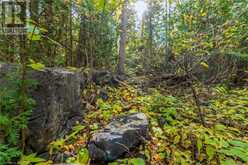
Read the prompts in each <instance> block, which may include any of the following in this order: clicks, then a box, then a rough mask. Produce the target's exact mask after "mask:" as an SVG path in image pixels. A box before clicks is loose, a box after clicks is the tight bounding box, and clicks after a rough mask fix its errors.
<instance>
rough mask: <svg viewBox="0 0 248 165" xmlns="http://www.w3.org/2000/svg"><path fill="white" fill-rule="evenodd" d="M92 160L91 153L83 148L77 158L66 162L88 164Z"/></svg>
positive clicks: (71, 158)
mask: <svg viewBox="0 0 248 165" xmlns="http://www.w3.org/2000/svg"><path fill="white" fill-rule="evenodd" d="M89 160H90V157H89V152H88V150H87V149H85V148H83V149H81V150H79V151H78V152H77V155H76V156H75V157H70V158H68V159H67V160H66V162H67V163H78V164H88V163H89Z"/></svg>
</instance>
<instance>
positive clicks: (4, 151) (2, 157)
mask: <svg viewBox="0 0 248 165" xmlns="http://www.w3.org/2000/svg"><path fill="white" fill-rule="evenodd" d="M20 155H21V152H20V151H19V149H18V148H15V147H9V146H7V145H4V144H0V164H4V163H10V162H11V160H12V159H13V158H17V157H19V156H20Z"/></svg>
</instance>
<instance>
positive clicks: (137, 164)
mask: <svg viewBox="0 0 248 165" xmlns="http://www.w3.org/2000/svg"><path fill="white" fill-rule="evenodd" d="M129 163H131V165H146V162H145V161H144V159H141V158H134V159H130V160H129Z"/></svg>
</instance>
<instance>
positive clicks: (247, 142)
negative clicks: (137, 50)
mask: <svg viewBox="0 0 248 165" xmlns="http://www.w3.org/2000/svg"><path fill="white" fill-rule="evenodd" d="M196 89H197V92H198V97H199V99H200V100H201V104H202V105H201V108H202V110H203V111H204V117H205V121H206V125H205V126H203V125H202V124H201V122H200V120H199V119H198V116H197V107H196V105H195V102H194V99H193V97H192V94H191V93H190V90H188V89H185V88H183V89H180V88H177V89H174V90H171V89H170V90H166V89H159V87H158V88H157V89H155V88H152V89H149V88H148V89H146V90H143V89H141V88H140V87H137V86H134V85H127V84H126V85H123V86H121V87H116V88H115V87H109V86H105V87H99V86H96V85H90V86H88V87H87V89H86V90H84V91H82V96H83V97H82V99H83V101H84V103H85V105H86V108H87V112H86V114H85V116H84V120H83V121H84V123H83V124H78V125H77V126H75V127H74V128H73V131H72V133H71V134H70V135H68V136H67V137H66V138H65V139H58V140H57V141H54V142H53V143H51V145H50V154H58V153H63V154H64V155H67V156H66V157H67V158H66V160H64V161H66V162H68V163H80V164H85V165H87V164H89V162H90V158H89V154H88V151H87V148H86V146H87V143H88V141H89V139H90V136H91V135H92V133H93V132H95V131H97V130H99V129H101V128H103V127H104V126H105V125H107V124H108V123H109V122H110V121H111V119H113V118H114V117H116V116H120V115H124V114H129V113H134V112H143V113H145V114H146V115H147V117H148V118H149V122H150V125H149V134H150V137H151V138H150V140H148V141H147V142H146V144H145V145H143V146H140V148H138V149H137V150H136V151H135V152H133V153H132V152H131V153H128V154H127V155H126V159H122V160H118V161H116V162H113V163H109V165H118V164H123V165H124V164H130V165H132V164H133V165H143V164H145V162H146V163H148V164H151V165H164V164H171V165H174V164H175V165H177V164H183V165H184V164H185V165H186V164H189V165H190V164H211V165H212V164H221V165H236V164H248V97H247V96H248V89H247V88H246V89H231V90H228V89H227V88H226V87H224V86H215V87H211V88H208V89H207V88H205V87H202V86H201V87H200V86H198V87H196ZM102 90H104V92H105V93H106V94H107V99H106V100H105V101H104V100H103V99H102V98H100V97H99V93H101V91H102ZM178 93H180V94H178ZM84 96H85V97H84ZM86 96H87V97H86ZM89 96H90V97H89Z"/></svg>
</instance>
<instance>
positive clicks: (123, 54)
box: [116, 0, 128, 75]
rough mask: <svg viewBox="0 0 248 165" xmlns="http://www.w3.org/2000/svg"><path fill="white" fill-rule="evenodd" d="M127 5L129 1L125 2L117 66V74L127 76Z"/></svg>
mask: <svg viewBox="0 0 248 165" xmlns="http://www.w3.org/2000/svg"><path fill="white" fill-rule="evenodd" d="M127 5H128V0H125V1H124V5H123V8H122V13H121V25H120V45H119V61H118V64H117V70H116V72H117V74H119V75H124V74H125V59H126V52H125V48H126V40H127V23H128V22H127V21H128V18H127Z"/></svg>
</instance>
